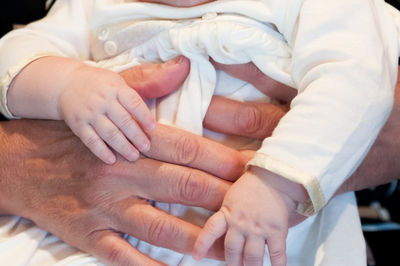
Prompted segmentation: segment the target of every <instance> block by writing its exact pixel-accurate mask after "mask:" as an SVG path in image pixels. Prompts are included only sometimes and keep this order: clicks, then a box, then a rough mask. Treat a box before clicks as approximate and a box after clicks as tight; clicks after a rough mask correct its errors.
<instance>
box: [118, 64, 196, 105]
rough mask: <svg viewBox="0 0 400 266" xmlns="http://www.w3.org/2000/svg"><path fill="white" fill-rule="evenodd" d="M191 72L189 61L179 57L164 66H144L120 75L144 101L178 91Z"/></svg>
mask: <svg viewBox="0 0 400 266" xmlns="http://www.w3.org/2000/svg"><path fill="white" fill-rule="evenodd" d="M189 71H190V62H189V59H187V58H186V57H183V56H178V57H177V58H175V59H172V60H170V61H168V62H165V63H163V64H144V65H140V66H136V67H133V68H130V69H127V70H125V71H122V72H121V73H119V74H120V75H121V76H122V78H123V79H124V80H125V82H126V83H127V84H128V86H129V87H131V88H133V89H135V91H136V92H137V93H139V95H140V96H141V97H142V98H143V99H144V100H146V99H151V98H158V97H161V96H165V95H167V94H169V93H171V92H172V91H174V90H176V89H178V88H179V87H180V86H181V85H182V83H183V82H184V81H185V79H186V77H187V75H188V74H189Z"/></svg>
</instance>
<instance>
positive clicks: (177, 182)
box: [92, 158, 230, 210]
mask: <svg viewBox="0 0 400 266" xmlns="http://www.w3.org/2000/svg"><path fill="white" fill-rule="evenodd" d="M117 164H118V167H110V168H109V169H108V168H106V169H105V170H103V172H105V173H107V174H106V176H104V177H102V176H99V177H98V180H99V181H98V182H100V184H101V185H102V186H104V187H107V189H108V191H109V192H110V193H111V194H112V196H113V197H115V198H116V199H115V201H118V200H122V199H124V198H127V197H130V196H131V195H136V196H139V197H142V198H146V199H149V200H155V201H159V202H168V203H182V204H185V205H191V206H199V207H203V208H206V209H209V210H217V209H219V208H220V206H221V203H222V201H223V198H224V196H225V193H226V192H227V191H228V189H229V188H230V183H229V182H227V181H225V180H222V179H220V178H217V177H215V176H212V175H210V174H207V173H205V172H203V171H200V170H196V169H193V168H190V167H185V166H179V165H174V164H169V163H165V162H161V161H157V160H153V159H149V158H141V159H139V160H137V161H136V162H134V163H128V162H118V163H117ZM110 176H112V178H110ZM115 180H118V182H116V181H115ZM92 196H93V195H92Z"/></svg>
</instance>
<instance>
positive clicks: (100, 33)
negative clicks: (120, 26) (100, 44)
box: [97, 27, 110, 41]
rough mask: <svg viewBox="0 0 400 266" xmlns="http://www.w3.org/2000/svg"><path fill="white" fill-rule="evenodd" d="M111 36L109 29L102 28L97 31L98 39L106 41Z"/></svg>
mask: <svg viewBox="0 0 400 266" xmlns="http://www.w3.org/2000/svg"><path fill="white" fill-rule="evenodd" d="M109 34H110V30H109V29H108V28H107V27H101V28H99V29H98V30H97V39H99V40H100V41H105V40H106V39H107V38H108V35H109Z"/></svg>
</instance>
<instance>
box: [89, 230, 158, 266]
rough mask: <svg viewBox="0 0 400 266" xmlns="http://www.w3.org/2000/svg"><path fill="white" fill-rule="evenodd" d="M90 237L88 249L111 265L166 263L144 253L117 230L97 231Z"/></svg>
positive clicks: (154, 264) (154, 265) (156, 265)
mask: <svg viewBox="0 0 400 266" xmlns="http://www.w3.org/2000/svg"><path fill="white" fill-rule="evenodd" d="M89 239H90V240H89V245H88V247H87V248H86V250H87V251H88V252H89V253H90V254H92V255H93V256H95V257H96V258H99V259H100V260H102V261H104V262H105V263H107V264H109V265H152V266H160V265H166V264H163V263H161V262H158V261H156V260H153V259H151V258H150V257H148V256H146V255H144V254H142V253H141V252H139V251H138V250H137V249H135V248H134V247H133V246H132V245H130V244H129V243H128V242H127V241H126V240H125V239H123V238H122V237H121V236H120V235H119V234H118V233H116V232H113V231H109V230H104V231H95V232H93V233H92V234H91V235H89Z"/></svg>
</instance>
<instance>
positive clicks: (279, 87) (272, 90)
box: [211, 60, 297, 103]
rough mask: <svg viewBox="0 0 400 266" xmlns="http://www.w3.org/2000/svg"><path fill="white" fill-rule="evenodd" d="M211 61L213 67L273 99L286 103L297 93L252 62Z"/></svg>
mask: <svg viewBox="0 0 400 266" xmlns="http://www.w3.org/2000/svg"><path fill="white" fill-rule="evenodd" d="M211 62H212V63H213V65H214V66H215V68H217V69H219V70H222V71H224V72H225V73H227V74H228V75H231V76H233V77H235V78H238V79H241V80H244V81H247V82H249V83H250V84H252V85H253V86H254V87H256V88H257V89H258V90H260V91H261V92H263V93H265V94H266V95H268V96H269V97H271V98H273V99H276V100H279V101H282V102H286V103H288V102H290V101H291V100H292V99H293V98H294V97H295V96H296V94H297V91H296V90H295V89H293V88H291V87H289V86H287V85H285V84H282V83H280V82H278V81H276V80H273V79H272V78H270V77H268V76H267V75H265V74H264V73H263V72H261V71H260V70H259V69H258V68H257V67H256V66H255V65H254V64H253V63H252V62H250V63H246V64H238V65H224V64H220V63H217V62H215V61H213V60H212V61H211Z"/></svg>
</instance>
